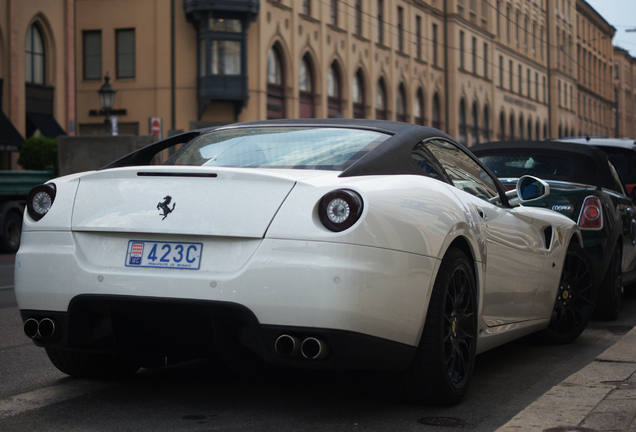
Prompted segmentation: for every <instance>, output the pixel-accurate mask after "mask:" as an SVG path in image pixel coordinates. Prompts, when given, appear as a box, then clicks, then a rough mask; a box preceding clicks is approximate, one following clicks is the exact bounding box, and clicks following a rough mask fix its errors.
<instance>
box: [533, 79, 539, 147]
mask: <svg viewBox="0 0 636 432" xmlns="http://www.w3.org/2000/svg"><path fill="white" fill-rule="evenodd" d="M534 87H535V88H534V98H535V100H537V101H538V100H539V73H537V72H535V74H534ZM537 139H539V134H537Z"/></svg>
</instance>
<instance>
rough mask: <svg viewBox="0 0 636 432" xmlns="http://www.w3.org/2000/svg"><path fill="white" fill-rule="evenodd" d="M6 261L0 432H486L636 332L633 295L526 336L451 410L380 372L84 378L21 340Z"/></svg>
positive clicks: (212, 367) (169, 372)
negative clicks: (406, 399) (542, 339)
mask: <svg viewBox="0 0 636 432" xmlns="http://www.w3.org/2000/svg"><path fill="white" fill-rule="evenodd" d="M3 259H4V261H3ZM6 259H7V257H2V256H0V431H1V432H10V431H26V430H38V431H60V430H69V431H86V430H90V431H119V430H121V431H276V432H279V431H308V432H312V431H316V432H318V431H320V432H324V431H362V430H364V431H400V432H408V431H422V430H426V431H437V430H439V431H448V430H449V429H452V427H451V425H455V424H463V427H462V428H461V430H464V431H493V430H495V429H497V428H498V427H499V426H501V425H503V424H504V423H505V422H507V421H508V420H509V419H510V418H512V417H513V416H514V415H515V414H516V413H517V412H519V411H521V410H522V409H523V408H525V407H526V406H527V405H529V404H530V403H531V402H532V401H534V400H535V399H536V398H538V397H539V396H540V395H542V394H543V393H544V392H546V391H547V390H549V389H550V388H551V387H552V386H554V385H556V384H558V383H559V382H561V381H562V380H563V379H565V378H567V377H568V376H569V375H571V374H572V373H574V372H576V371H577V370H579V369H581V368H582V367H583V366H585V365H586V364H588V363H589V362H591V361H592V360H594V359H595V358H596V356H597V355H599V354H600V353H601V352H603V351H604V350H605V349H606V348H607V347H609V346H610V345H611V344H613V343H614V342H616V341H617V340H619V339H620V337H621V336H622V335H623V334H625V333H626V332H627V331H629V330H630V329H631V328H632V327H634V325H636V299H634V298H628V299H626V301H625V305H624V307H623V310H622V311H621V316H620V317H619V320H618V321H615V322H611V323H610V322H603V321H593V322H592V323H591V325H590V326H589V327H588V329H587V330H586V331H585V332H584V333H583V335H582V336H581V337H580V338H579V339H577V340H576V341H575V342H574V343H572V344H570V345H566V346H556V347H551V346H542V345H537V344H535V343H533V342H532V341H531V340H530V339H527V338H526V339H522V340H519V341H515V342H512V343H510V344H507V345H505V346H503V347H499V348H497V349H494V350H491V351H489V352H487V353H484V354H482V355H480V356H478V358H477V365H476V368H475V373H474V376H473V381H472V384H471V389H470V391H469V393H468V395H467V397H466V399H465V400H464V401H463V402H462V403H461V404H460V405H458V406H455V407H450V408H432V407H419V406H410V405H403V404H400V403H397V402H395V401H394V400H393V399H392V398H391V397H390V395H389V394H388V393H387V391H386V387H385V386H384V385H383V383H384V377H383V376H382V375H381V374H371V373H366V374H358V373H337V374H333V373H332V374H330V373H309V372H297V371H283V372H280V371H279V372H270V373H267V374H259V375H246V374H237V373H236V372H233V371H231V370H229V369H228V368H227V367H225V366H223V365H221V364H218V363H216V362H214V361H199V362H192V363H188V364H183V365H178V366H173V367H168V368H163V369H158V370H142V371H140V372H139V373H137V374H136V375H135V376H134V378H132V379H130V380H126V381H116V382H94V381H83V380H76V379H72V378H69V377H67V376H66V375H64V374H62V373H61V372H59V371H57V369H55V368H54V367H53V366H52V365H51V364H50V362H49V361H48V359H47V357H46V354H45V353H44V350H42V349H39V348H37V347H35V346H34V345H33V344H32V342H30V341H29V340H28V339H27V338H26V337H25V336H24V335H23V333H22V329H21V321H20V317H19V312H18V309H17V305H16V303H15V297H14V292H13V288H12V285H13V267H12V263H11V262H10V261H6ZM555 409H560V407H558V406H555ZM430 423H441V424H444V425H445V426H433V425H431V424H430Z"/></svg>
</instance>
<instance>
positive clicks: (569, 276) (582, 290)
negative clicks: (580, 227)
mask: <svg viewBox="0 0 636 432" xmlns="http://www.w3.org/2000/svg"><path fill="white" fill-rule="evenodd" d="M594 281H595V279H594V270H593V266H592V261H591V260H590V258H589V256H588V255H587V253H586V252H585V251H584V250H583V248H582V247H581V246H579V245H578V244H576V243H570V246H569V247H568V251H567V254H566V256H565V262H564V263H563V270H562V273H561V281H560V282H559V288H558V290H557V298H556V301H555V304H554V310H553V311H552V318H551V320H550V324H549V325H548V328H546V329H545V330H542V331H541V332H539V333H538V334H537V336H538V337H539V338H540V340H541V341H542V342H544V343H547V344H552V345H557V344H567V343H570V342H572V341H573V340H575V339H576V338H577V337H579V335H580V334H581V333H583V330H585V327H587V324H588V323H589V322H590V318H592V313H593V312H594V306H595V303H596V291H597V290H596V284H595V282H594Z"/></svg>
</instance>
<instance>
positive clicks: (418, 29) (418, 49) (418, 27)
mask: <svg viewBox="0 0 636 432" xmlns="http://www.w3.org/2000/svg"><path fill="white" fill-rule="evenodd" d="M415 56H416V58H417V59H418V60H422V17H421V16H419V15H418V16H416V17H415Z"/></svg>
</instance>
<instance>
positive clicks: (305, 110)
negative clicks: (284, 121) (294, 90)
mask: <svg viewBox="0 0 636 432" xmlns="http://www.w3.org/2000/svg"><path fill="white" fill-rule="evenodd" d="M298 89H299V91H300V98H299V99H300V113H299V114H300V115H299V116H300V118H314V117H315V109H314V99H315V98H314V77H313V72H312V68H311V61H310V59H309V56H308V55H306V56H305V57H303V59H302V60H301V61H300V67H299V68H298Z"/></svg>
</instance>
